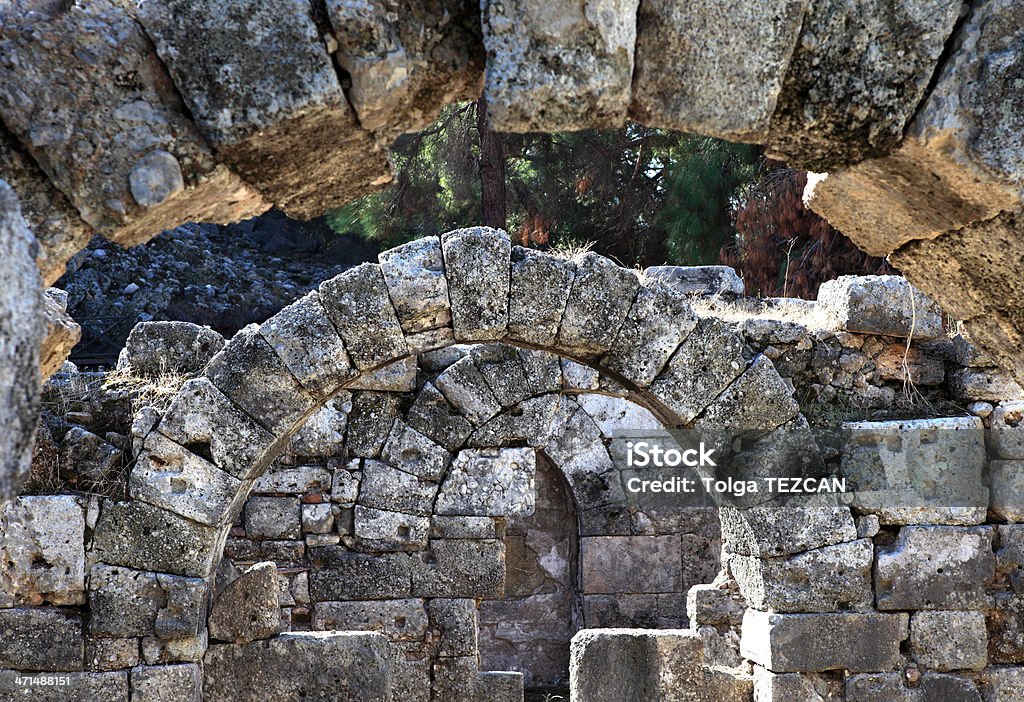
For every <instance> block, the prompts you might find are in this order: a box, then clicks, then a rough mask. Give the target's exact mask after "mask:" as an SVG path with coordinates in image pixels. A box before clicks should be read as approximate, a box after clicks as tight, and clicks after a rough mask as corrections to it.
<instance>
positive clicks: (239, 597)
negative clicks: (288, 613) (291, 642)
mask: <svg viewBox="0 0 1024 702" xmlns="http://www.w3.org/2000/svg"><path fill="white" fill-rule="evenodd" d="M280 607H281V605H280V603H279V599H278V586H277V566H275V565H274V564H273V563H269V562H264V563H257V564H256V565H254V566H251V567H249V568H247V569H245V570H244V571H242V573H241V574H240V575H239V576H238V578H236V579H235V580H234V582H232V583H231V584H230V585H228V586H227V587H226V588H224V590H223V591H222V592H221V593H219V594H218V595H217V599H216V600H214V602H213V605H212V606H211V607H210V618H209V621H208V625H209V629H210V638H211V639H214V640H217V641H230V642H233V643H236V644H244V643H249V642H250V641H256V640H257V639H269V638H270V637H271V636H273V635H274V634H276V633H277V632H278V631H280V630H281V609H280Z"/></svg>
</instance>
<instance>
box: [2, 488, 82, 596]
mask: <svg viewBox="0 0 1024 702" xmlns="http://www.w3.org/2000/svg"><path fill="white" fill-rule="evenodd" d="M84 601H85V511H84V510H83V509H82V506H81V505H80V504H79V503H78V501H77V500H75V498H74V497H72V496H70V495H55V496H39V497H17V498H15V499H14V500H12V501H10V502H8V503H7V504H6V505H4V506H3V508H2V509H0V607H11V606H19V605H27V606H32V607H35V606H38V605H41V604H43V603H44V602H48V603H50V604H54V605H76V604H83V603H84Z"/></svg>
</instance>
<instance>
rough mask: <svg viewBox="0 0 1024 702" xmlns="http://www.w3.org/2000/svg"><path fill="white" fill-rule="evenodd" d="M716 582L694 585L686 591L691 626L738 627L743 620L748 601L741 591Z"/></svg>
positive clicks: (687, 614) (687, 611) (688, 617)
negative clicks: (746, 601)
mask: <svg viewBox="0 0 1024 702" xmlns="http://www.w3.org/2000/svg"><path fill="white" fill-rule="evenodd" d="M718 583H719V580H718V579H716V580H715V583H713V584H708V585H694V586H693V587H691V588H690V589H689V590H688V591H687V593H686V617H687V619H688V620H689V623H690V627H691V628H695V629H696V628H700V627H702V626H719V625H729V626H733V627H738V626H739V625H740V623H741V622H742V621H743V612H744V610H745V609H746V603H745V602H744V600H743V597H742V596H741V595H740V593H739V591H738V590H737V589H735V585H734V586H733V587H723V586H721V585H719V584H718Z"/></svg>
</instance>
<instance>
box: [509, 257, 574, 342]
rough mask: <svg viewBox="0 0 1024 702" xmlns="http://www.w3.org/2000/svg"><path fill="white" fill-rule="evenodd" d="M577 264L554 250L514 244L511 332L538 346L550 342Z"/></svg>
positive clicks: (567, 297)
mask: <svg viewBox="0 0 1024 702" xmlns="http://www.w3.org/2000/svg"><path fill="white" fill-rule="evenodd" d="M575 268H576V267H575V264H574V263H573V262H572V261H570V260H569V259H566V258H562V257H560V256H555V255H553V254H550V253H544V252H541V251H535V250H533V249H525V248H523V247H521V246H514V247H512V273H511V275H512V277H511V286H512V287H511V290H512V292H511V295H510V297H509V309H508V333H509V337H510V338H512V339H518V340H520V341H525V342H527V343H530V344H536V345H538V346H550V345H551V344H552V343H554V341H555V337H556V336H557V334H558V325H559V323H560V322H561V321H562V312H563V311H564V310H565V303H566V301H567V300H568V299H569V292H570V291H571V290H572V281H573V278H574V277H575Z"/></svg>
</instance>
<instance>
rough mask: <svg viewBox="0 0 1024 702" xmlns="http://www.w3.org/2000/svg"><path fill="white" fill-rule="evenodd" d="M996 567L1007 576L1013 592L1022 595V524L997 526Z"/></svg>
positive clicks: (1023, 585) (1023, 541)
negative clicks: (997, 547)
mask: <svg viewBox="0 0 1024 702" xmlns="http://www.w3.org/2000/svg"><path fill="white" fill-rule="evenodd" d="M996 568H997V570H998V572H999V573H1000V574H1005V575H1007V576H1009V579H1010V585H1011V586H1012V587H1013V589H1014V591H1015V592H1017V593H1018V594H1022V595H1024V524H1022V525H1017V524H1004V525H1002V526H1000V527H999V549H998V550H997V551H996Z"/></svg>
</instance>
